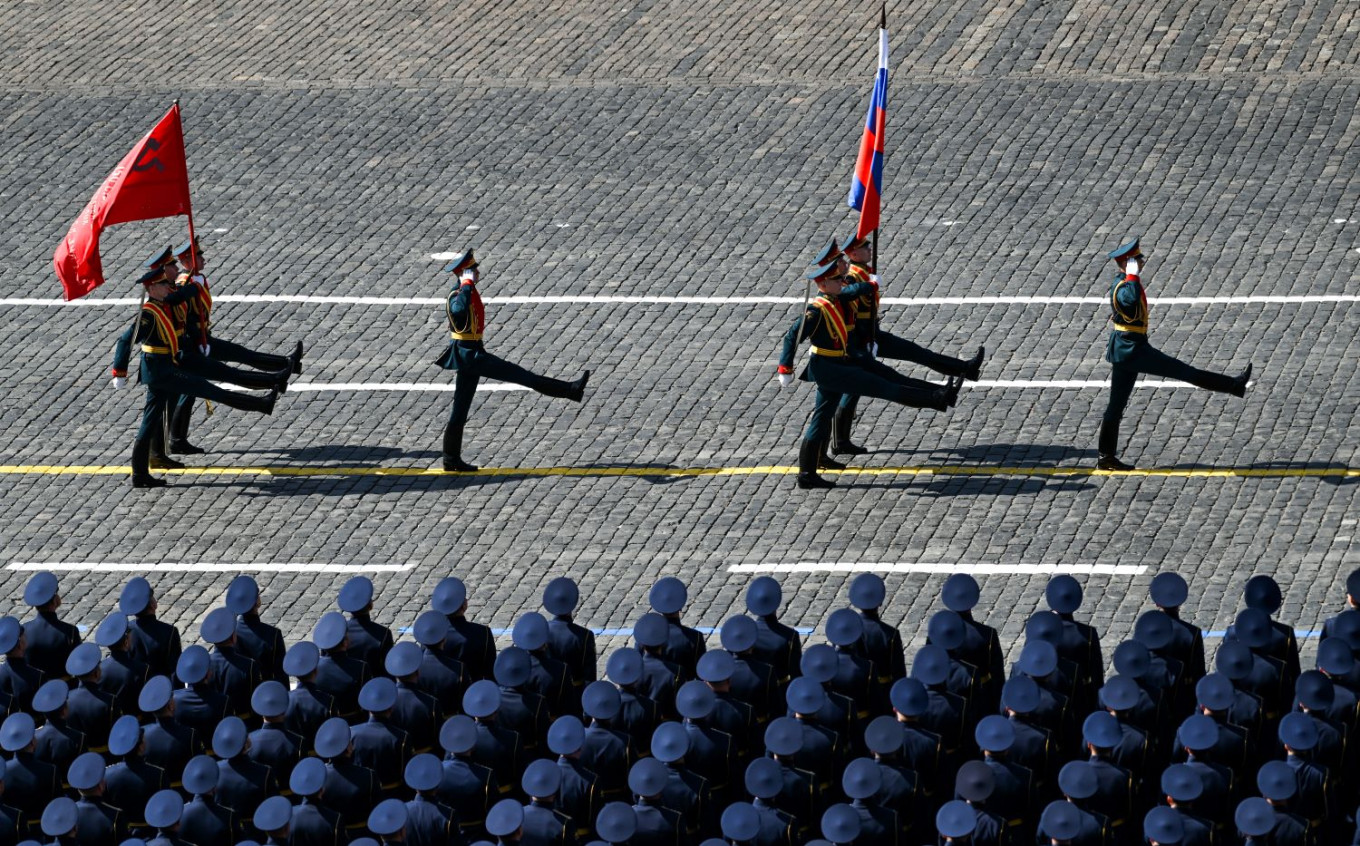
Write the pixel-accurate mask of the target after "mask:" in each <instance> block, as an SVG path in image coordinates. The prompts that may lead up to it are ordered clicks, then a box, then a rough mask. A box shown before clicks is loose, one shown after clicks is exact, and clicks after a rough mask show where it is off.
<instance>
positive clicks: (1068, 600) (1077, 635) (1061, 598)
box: [1044, 574, 1105, 710]
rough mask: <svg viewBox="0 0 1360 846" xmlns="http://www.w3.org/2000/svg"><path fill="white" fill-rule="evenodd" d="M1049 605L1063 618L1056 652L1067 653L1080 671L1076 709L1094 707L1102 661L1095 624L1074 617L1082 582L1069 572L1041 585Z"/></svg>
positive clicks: (1103, 662) (1100, 680) (1079, 599)
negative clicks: (1043, 586)
mask: <svg viewBox="0 0 1360 846" xmlns="http://www.w3.org/2000/svg"><path fill="white" fill-rule="evenodd" d="M1044 598H1045V599H1046V600H1047V601H1048V607H1049V608H1051V609H1052V610H1053V612H1054V613H1055V614H1057V615H1058V616H1059V617H1061V618H1062V621H1063V635H1062V645H1061V647H1060V648H1059V653H1060V654H1062V655H1064V656H1070V657H1071V660H1072V661H1074V662H1076V665H1077V668H1078V669H1079V670H1080V676H1079V677H1078V678H1077V680H1076V691H1077V696H1076V700H1077V701H1076V703H1075V704H1076V706H1077V707H1078V709H1079V710H1085V709H1087V708H1091V707H1094V706H1095V704H1096V689H1097V688H1099V687H1100V685H1101V683H1102V682H1103V681H1104V679H1105V661H1104V659H1103V658H1102V657H1101V651H1100V632H1098V631H1096V628H1095V627H1094V626H1091V625H1088V624H1087V623H1082V622H1079V621H1078V620H1077V619H1076V617H1075V616H1074V615H1075V614H1076V612H1077V610H1078V609H1079V608H1081V600H1082V590H1081V582H1078V581H1077V580H1076V579H1074V578H1072V577H1071V576H1069V575H1066V574H1063V575H1058V576H1054V577H1053V578H1052V579H1050V580H1049V582H1048V585H1047V586H1046V587H1045V588H1044Z"/></svg>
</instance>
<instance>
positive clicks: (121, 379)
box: [110, 376, 127, 391]
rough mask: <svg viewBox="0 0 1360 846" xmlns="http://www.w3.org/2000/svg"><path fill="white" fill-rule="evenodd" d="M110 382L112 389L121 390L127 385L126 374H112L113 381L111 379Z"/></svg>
mask: <svg viewBox="0 0 1360 846" xmlns="http://www.w3.org/2000/svg"><path fill="white" fill-rule="evenodd" d="M110 384H112V385H113V389H114V390H115V391H121V390H122V389H123V388H124V386H126V385H127V377H126V376H114V377H113V381H112V382H111V383H110Z"/></svg>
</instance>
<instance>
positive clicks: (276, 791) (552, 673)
mask: <svg viewBox="0 0 1360 846" xmlns="http://www.w3.org/2000/svg"><path fill="white" fill-rule="evenodd" d="M1346 590H1347V596H1346V607H1345V609H1344V610H1342V611H1341V612H1340V613H1338V614H1337V615H1336V616H1334V617H1332V618H1330V619H1329V620H1327V623H1326V625H1325V627H1324V629H1323V632H1322V635H1323V637H1322V640H1321V643H1320V645H1319V648H1318V653H1317V662H1316V664H1317V666H1316V668H1315V669H1309V670H1304V669H1302V667H1301V666H1300V662H1299V652H1298V645H1297V641H1296V640H1295V636H1294V631H1293V629H1292V628H1291V627H1290V626H1288V625H1286V624H1284V623H1281V622H1279V621H1277V620H1275V619H1273V618H1272V615H1273V614H1275V612H1277V611H1278V610H1279V608H1280V607H1281V603H1282V596H1281V592H1280V589H1279V587H1278V586H1277V585H1276V583H1275V582H1274V581H1273V580H1272V579H1271V578H1269V577H1268V576H1256V577H1254V578H1252V579H1251V580H1250V581H1248V582H1247V585H1246V589H1245V595H1244V605H1245V607H1244V608H1243V610H1242V611H1241V612H1240V613H1239V614H1238V615H1237V617H1236V620H1235V622H1234V624H1233V626H1232V627H1231V628H1229V629H1228V631H1227V634H1226V637H1225V639H1224V641H1223V643H1222V645H1221V646H1220V648H1219V649H1218V651H1217V654H1216V655H1215V656H1214V661H1213V666H1212V668H1210V667H1209V666H1207V665H1206V652H1205V648H1204V637H1203V632H1201V630H1200V629H1199V628H1197V627H1196V626H1195V625H1193V624H1192V623H1190V622H1188V621H1186V620H1184V619H1181V617H1180V615H1179V609H1180V607H1181V605H1182V604H1183V603H1184V602H1185V600H1186V598H1187V593H1188V587H1187V585H1186V582H1185V581H1184V580H1183V579H1182V578H1181V577H1179V576H1178V575H1176V574H1174V573H1162V574H1159V575H1158V576H1157V577H1156V578H1154V579H1153V580H1152V583H1151V588H1150V595H1151V602H1152V606H1153V607H1152V608H1150V609H1148V610H1147V611H1145V612H1144V613H1142V614H1141V615H1140V616H1139V617H1138V619H1137V622H1136V624H1135V626H1134V629H1133V633H1132V637H1131V638H1130V639H1129V640H1127V641H1124V642H1123V643H1120V644H1118V645H1117V646H1116V647H1115V648H1114V649H1113V666H1112V667H1110V668H1107V667H1106V666H1105V661H1104V655H1105V652H1104V648H1103V647H1104V645H1103V644H1102V642H1101V633H1100V632H1099V631H1098V630H1097V629H1096V628H1094V627H1093V626H1091V625H1090V624H1088V623H1084V622H1081V621H1079V620H1078V619H1076V617H1075V614H1076V613H1077V612H1078V611H1079V609H1080V606H1081V601H1082V589H1081V586H1080V584H1079V583H1078V582H1077V581H1076V580H1075V579H1073V578H1072V577H1070V576H1058V577H1056V578H1054V579H1053V580H1052V581H1051V582H1050V583H1049V585H1048V587H1047V590H1046V600H1047V604H1048V606H1049V608H1048V609H1046V610H1042V611H1039V612H1037V613H1035V614H1034V615H1033V616H1031V617H1030V618H1029V620H1028V622H1027V624H1026V626H1025V639H1024V643H1023V645H1022V646H1020V648H1019V650H1018V654H1017V655H1016V656H1015V660H1014V662H1013V663H1012V664H1011V666H1010V667H1009V668H1008V667H1007V666H1006V665H1005V662H1004V657H1003V653H1002V645H1001V641H1000V638H999V637H998V634H997V631H996V630H995V629H993V628H991V627H989V626H987V625H986V624H985V623H983V622H981V621H979V620H978V619H976V618H975V617H974V616H973V611H974V609H975V608H976V606H977V604H978V601H979V588H978V584H977V582H976V581H974V580H973V579H972V578H971V577H969V576H967V575H954V576H951V577H950V578H949V579H948V580H947V581H946V582H945V583H944V586H943V590H942V592H941V597H940V598H941V601H942V605H943V608H942V609H940V610H938V611H936V612H934V613H933V614H932V615H931V616H930V618H929V622H928V625H927V632H926V633H927V635H928V639H927V644H926V645H925V646H923V647H921V648H920V649H918V650H917V651H916V652H915V654H914V656H913V658H912V661H911V665H910V668H908V665H907V662H906V653H905V650H904V647H903V639H902V635H901V633H900V632H899V631H898V629H897V628H895V627H894V626H892V625H891V624H889V623H887V622H885V621H884V620H883V619H882V618H881V617H880V615H879V609H880V607H881V606H882V604H883V602H884V600H885V597H886V589H885V586H884V583H883V581H882V580H881V579H879V578H878V577H877V576H874V575H871V574H864V575H860V576H858V577H856V578H855V579H854V580H853V582H852V584H851V586H850V590H849V596H848V599H849V607H844V608H840V609H839V610H836V611H833V612H832V613H831V614H830V615H829V616H828V617H827V618H826V621H825V624H824V626H823V630H822V632H821V633H819V634H818V635H816V636H814V637H813V638H812V641H813V642H812V643H809V644H808V645H806V646H805V645H804V643H803V640H802V636H801V635H800V633H799V632H798V631H797V630H795V629H793V628H791V627H789V626H787V625H785V624H784V623H782V622H780V620H779V610H780V607H781V605H782V602H783V598H782V593H781V589H780V586H779V583H778V582H776V581H775V580H774V579H772V578H769V577H760V578H757V579H756V580H755V581H754V582H752V584H751V585H750V587H749V589H748V592H747V595H746V606H747V610H748V612H749V613H748V614H745V615H739V616H734V617H732V618H730V619H728V620H726V621H725V622H723V623H722V625H721V626H720V627H719V629H718V636H719V641H720V643H721V648H717V649H712V650H710V649H708V648H707V646H706V643H705V637H704V635H703V634H702V633H701V632H700V631H699V630H697V629H695V628H692V627H690V626H688V625H686V624H685V622H684V621H683V615H684V611H685V606H686V602H687V595H686V589H685V586H684V584H683V583H681V582H680V581H679V580H678V579H675V578H671V577H667V578H663V579H661V580H659V581H658V582H657V583H656V584H655V586H654V587H653V588H652V589H651V592H650V595H649V601H650V604H651V609H650V610H649V611H648V612H647V613H645V614H643V615H642V616H641V617H640V618H639V619H638V620H637V622H636V624H635V626H634V628H633V641H634V642H633V643H632V644H631V645H628V646H622V647H620V648H617V649H614V650H612V651H611V652H610V653H609V654H608V655H607V657H606V656H603V655H601V654H599V652H598V651H597V648H596V643H595V637H594V634H593V633H592V632H591V630H590V629H588V628H585V627H584V626H582V625H580V624H579V623H577V622H576V621H575V620H574V619H573V613H574V612H575V609H576V607H577V605H578V602H579V599H580V595H579V590H578V588H577V586H576V584H575V583H573V582H572V581H571V580H570V579H566V578H558V579H554V580H553V581H551V582H550V583H549V584H548V585H547V587H546V589H545V591H544V595H543V607H544V610H545V611H546V615H544V614H539V613H537V612H531V613H528V614H525V615H523V616H522V617H520V618H519V620H518V621H517V622H516V623H515V625H514V628H513V631H512V640H513V644H514V645H513V646H510V647H507V648H502V649H499V650H498V649H497V647H496V642H495V638H494V633H493V631H492V630H491V629H490V628H488V627H487V626H485V625H482V624H479V623H476V622H474V621H473V620H471V619H469V617H468V610H469V597H468V591H467V587H466V586H465V585H464V583H463V582H461V581H460V580H459V579H457V578H446V579H444V580H443V581H441V582H440V583H439V584H438V585H437V586H436V588H435V590H434V592H433V594H432V596H431V597H430V600H429V606H430V607H429V608H428V609H427V610H424V611H422V612H420V613H419V614H418V616H416V617H415V619H414V621H412V622H413V625H412V626H411V628H410V630H409V632H410V635H411V637H410V639H406V638H405V637H403V638H402V639H400V640H398V639H397V637H396V635H395V634H394V632H393V631H392V630H391V629H390V628H388V627H387V626H385V625H383V624H382V623H380V622H378V621H377V620H375V619H374V617H373V614H372V612H373V610H374V602H375V595H374V586H373V583H372V582H371V581H370V580H368V579H367V578H364V577H356V578H353V579H351V580H349V581H348V582H346V583H345V584H344V586H343V587H342V588H341V590H340V592H339V595H338V597H337V607H338V609H339V610H336V611H331V612H328V613H326V614H324V615H323V616H322V617H321V619H320V620H318V621H317V622H316V625H315V628H314V630H313V632H312V639H311V640H310V641H303V642H298V643H294V644H291V645H287V644H285V642H284V638H283V636H282V635H281V633H280V631H279V629H277V628H275V627H274V626H272V625H270V624H269V623H266V622H265V621H264V620H263V619H261V616H260V612H261V607H262V597H261V593H260V588H259V586H258V585H257V583H256V582H255V581H254V580H253V579H252V578H250V577H249V576H239V577H237V578H236V579H235V580H233V581H232V582H231V584H230V586H229V588H228V590H227V593H226V597H225V604H224V605H223V606H222V607H219V608H216V609H214V610H213V611H211V612H210V613H208V614H207V616H206V617H205V618H204V620H203V622H202V624H201V628H200V631H199V635H200V638H201V640H202V641H203V644H205V645H198V644H195V645H189V646H183V644H182V641H181V635H180V632H179V631H178V630H177V629H176V628H175V627H174V626H172V625H170V624H168V623H166V622H164V621H162V620H160V619H158V617H157V612H158V606H157V600H156V595H155V593H154V591H153V589H152V586H151V585H150V584H149V583H148V582H147V580H146V579H144V578H141V577H138V578H134V579H132V580H131V581H130V582H128V583H127V585H126V586H125V587H124V588H123V590H122V593H121V595H120V596H119V598H118V607H117V608H116V609H114V610H113V611H112V612H111V613H109V615H108V616H107V617H105V618H104V619H103V620H102V621H99V622H98V623H97V625H95V626H94V627H93V628H94V642H93V643H90V642H83V640H82V637H81V635H80V632H79V630H78V629H77V627H76V626H74V625H72V624H71V623H70V622H67V621H65V620H62V619H61V618H60V616H59V611H60V608H61V596H60V592H59V584H58V581H57V579H56V577H55V576H53V575H52V574H51V573H46V572H44V573H39V574H37V575H35V576H34V577H33V578H32V580H31V581H30V582H29V583H28V585H27V587H26V589H25V592H24V602H25V603H26V604H27V605H29V606H30V607H31V608H32V609H33V616H32V618H31V619H29V620H27V621H25V622H23V623H22V624H21V623H20V622H19V621H18V620H16V619H15V618H13V617H4V618H0V652H3V653H4V655H5V660H4V663H3V664H0V703H2V704H3V706H4V708H5V717H4V719H3V722H0V749H2V750H3V753H4V755H5V757H6V759H7V760H5V762H4V766H3V767H0V776H3V778H0V781H2V782H3V785H0V844H14V843H28V842H30V841H31V842H40V841H41V842H46V843H52V844H58V846H77V844H78V846H115V844H120V843H122V844H124V846H127V844H128V843H131V844H133V846H179V844H193V846H232V844H246V843H251V844H277V845H278V846H284V844H289V846H340V844H344V843H351V844H356V846H375V844H376V843H377V842H379V841H380V842H382V843H384V844H411V846H444V844H468V843H480V842H483V841H486V842H495V843H498V844H516V843H518V844H524V846H539V844H545V846H546V844H559V845H560V846H572V844H578V843H587V842H602V843H607V844H610V843H612V844H622V843H628V844H634V846H661V845H662V844H666V845H667V846H681V844H683V846H693V844H702V846H713V844H718V843H731V844H755V845H756V846H781V845H782V846H801V844H818V846H820V844H824V843H835V844H851V843H854V844H866V846H868V844H873V846H880V844H902V846H916V844H924V843H969V844H974V845H975V846H991V844H1017V845H1018V844H1029V843H1037V844H1042V846H1052V844H1076V846H1131V844H1141V843H1147V844H1154V846H1155V845H1156V844H1168V845H1171V844H1179V845H1180V846H1202V845H1203V844H1210V845H1211V846H1223V845H1224V844H1237V843H1253V844H1273V846H1299V844H1305V845H1306V846H1331V844H1339V843H1343V842H1354V843H1360V830H1356V828H1355V818H1354V814H1353V812H1354V811H1355V810H1356V805H1357V803H1358V802H1360V776H1357V768H1356V763H1357V762H1356V755H1357V752H1356V748H1357V744H1356V743H1354V742H1353V738H1352V735H1353V734H1354V732H1355V730H1356V727H1357V725H1356V720H1357V706H1356V702H1357V693H1360V663H1357V659H1358V658H1360V608H1357V606H1360V571H1357V572H1355V573H1352V574H1351V575H1350V577H1349V579H1348V580H1347V582H1346ZM601 659H605V660H604V661H603V665H602V664H601ZM600 666H603V667H604V668H605V674H604V675H605V678H604V679H597V669H598V668H599V667H600ZM1211 669H1212V671H1211ZM1352 832H1354V834H1353V833H1352Z"/></svg>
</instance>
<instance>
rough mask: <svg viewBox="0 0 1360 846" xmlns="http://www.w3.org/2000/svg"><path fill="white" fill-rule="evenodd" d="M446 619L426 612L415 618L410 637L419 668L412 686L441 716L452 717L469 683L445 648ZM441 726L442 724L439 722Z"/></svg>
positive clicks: (459, 662)
mask: <svg viewBox="0 0 1360 846" xmlns="http://www.w3.org/2000/svg"><path fill="white" fill-rule="evenodd" d="M450 631H451V629H450V627H449V618H448V617H445V616H444V615H443V614H440V613H439V612H438V611H426V612H425V613H423V614H421V615H420V616H419V617H417V618H416V624H415V625H414V626H413V627H412V629H411V633H412V635H414V637H415V639H416V643H418V644H420V668H419V670H418V674H417V677H416V684H417V685H418V686H419V687H420V689H421V690H423V691H425V692H426V693H428V694H429V695H430V696H432V697H434V699H435V701H436V702H437V703H438V704H439V711H440V713H441V714H443V715H448V714H452V713H455V712H456V711H457V710H458V703H459V702H461V701H462V700H463V691H464V690H466V689H467V685H468V682H469V679H468V677H467V671H466V669H465V668H464V667H463V662H461V661H459V660H458V659H456V658H454V657H453V655H452V654H451V653H450V652H449V651H448V649H447V648H446V643H447V641H448V636H449V632H450ZM441 722H442V721H441Z"/></svg>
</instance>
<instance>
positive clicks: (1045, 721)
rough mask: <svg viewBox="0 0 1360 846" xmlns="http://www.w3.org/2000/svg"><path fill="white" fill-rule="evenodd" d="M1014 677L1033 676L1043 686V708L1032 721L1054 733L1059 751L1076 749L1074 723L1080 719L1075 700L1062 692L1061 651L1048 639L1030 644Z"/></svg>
mask: <svg viewBox="0 0 1360 846" xmlns="http://www.w3.org/2000/svg"><path fill="white" fill-rule="evenodd" d="M1011 674H1012V676H1015V675H1019V674H1023V675H1026V676H1029V677H1030V678H1031V679H1033V680H1034V682H1035V683H1036V684H1038V685H1039V707H1038V708H1036V709H1034V710H1033V711H1032V712H1031V714H1032V717H1031V719H1032V720H1033V722H1035V723H1037V724H1038V725H1040V726H1042V727H1044V728H1046V729H1048V730H1049V731H1050V732H1052V734H1053V737H1054V739H1055V740H1056V741H1057V743H1058V749H1059V752H1060V753H1062V752H1066V751H1067V750H1070V749H1072V748H1073V747H1074V746H1076V745H1077V744H1076V743H1075V742H1074V740H1073V736H1074V735H1075V733H1076V731H1075V724H1074V720H1076V719H1078V717H1077V716H1076V715H1075V714H1074V713H1073V711H1072V701H1071V699H1070V698H1069V697H1068V696H1067V695H1066V694H1065V693H1063V692H1062V691H1061V688H1062V687H1063V686H1064V685H1063V684H1062V680H1061V678H1060V676H1059V673H1058V650H1057V649H1055V648H1054V647H1053V644H1051V643H1049V642H1048V641H1044V640H1031V641H1029V642H1028V643H1026V644H1025V646H1024V648H1022V649H1021V650H1020V660H1019V661H1016V662H1015V666H1014V667H1013V668H1012V671H1011Z"/></svg>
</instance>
